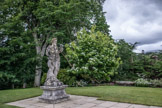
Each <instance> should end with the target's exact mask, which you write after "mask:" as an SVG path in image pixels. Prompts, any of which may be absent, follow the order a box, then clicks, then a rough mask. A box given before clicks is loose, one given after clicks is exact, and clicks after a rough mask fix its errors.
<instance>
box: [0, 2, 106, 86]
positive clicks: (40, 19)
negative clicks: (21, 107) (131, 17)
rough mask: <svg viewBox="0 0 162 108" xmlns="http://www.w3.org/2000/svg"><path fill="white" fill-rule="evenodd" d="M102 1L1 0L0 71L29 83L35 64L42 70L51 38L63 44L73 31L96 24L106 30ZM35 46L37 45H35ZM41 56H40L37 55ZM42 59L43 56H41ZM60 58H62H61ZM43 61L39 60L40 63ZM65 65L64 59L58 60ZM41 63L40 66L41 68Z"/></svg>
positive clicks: (67, 41) (69, 40)
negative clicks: (55, 38)
mask: <svg viewBox="0 0 162 108" xmlns="http://www.w3.org/2000/svg"><path fill="white" fill-rule="evenodd" d="M103 2H104V0H97V1H96V0H90V1H89V0H15V1H14V2H13V1H11V0H2V1H1V2H0V5H1V8H0V56H1V57H2V59H1V60H0V71H2V72H4V70H5V72H7V74H13V75H15V76H16V78H18V79H19V80H20V81H21V82H22V83H23V82H33V80H34V74H35V73H34V71H35V70H34V69H35V67H36V65H37V66H38V67H40V68H39V70H40V74H41V71H42V70H43V71H45V70H47V69H46V66H45V65H46V64H45V63H44V62H45V61H46V60H45V59H44V58H43V56H44V53H45V48H46V47H47V45H48V44H49V42H50V40H51V38H53V37H57V39H58V43H59V44H60V43H61V44H65V43H69V42H71V41H73V40H75V36H74V35H75V34H76V32H77V31H79V30H80V29H82V28H83V27H86V29H87V30H88V29H90V28H91V25H93V24H96V25H97V27H96V28H97V30H100V31H102V32H104V33H107V34H108V33H109V29H108V28H109V26H108V25H107V23H106V20H105V16H104V12H103V9H102V4H103ZM36 47H37V48H36ZM40 56H41V57H40ZM42 58H43V59H42ZM62 59H64V58H63V57H62ZM42 62H43V63H42ZM61 62H62V63H63V64H64V65H61V66H62V67H64V68H66V67H67V62H65V60H62V61H61ZM42 64H43V69H42V68H41V67H42Z"/></svg>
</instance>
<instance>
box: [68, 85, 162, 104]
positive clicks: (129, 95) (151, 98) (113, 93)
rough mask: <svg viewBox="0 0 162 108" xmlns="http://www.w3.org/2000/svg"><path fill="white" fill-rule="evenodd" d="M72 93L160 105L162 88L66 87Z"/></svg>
mask: <svg viewBox="0 0 162 108" xmlns="http://www.w3.org/2000/svg"><path fill="white" fill-rule="evenodd" d="M66 91H67V93H69V94H73V95H82V96H93V97H98V99H100V100H109V101H115V102H127V103H135V104H144V105H154V106H162V88H149V87H125V86H96V87H95V86H94V87H74V88H68V89H67V90H66Z"/></svg>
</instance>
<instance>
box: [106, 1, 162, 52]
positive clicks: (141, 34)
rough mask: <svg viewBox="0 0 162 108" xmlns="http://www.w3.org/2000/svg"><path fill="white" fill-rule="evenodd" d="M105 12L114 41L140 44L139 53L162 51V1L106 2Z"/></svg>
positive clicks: (137, 50) (137, 49)
mask: <svg viewBox="0 0 162 108" xmlns="http://www.w3.org/2000/svg"><path fill="white" fill-rule="evenodd" d="M104 11H105V12H107V13H106V20H107V23H108V25H110V30H111V35H112V36H113V38H114V39H125V40H126V42H130V43H134V42H140V44H139V45H138V46H137V48H136V50H135V52H137V53H139V52H141V50H145V52H148V51H153V50H162V0H106V1H105V3H104Z"/></svg>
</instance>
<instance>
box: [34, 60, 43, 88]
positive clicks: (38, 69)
mask: <svg viewBox="0 0 162 108" xmlns="http://www.w3.org/2000/svg"><path fill="white" fill-rule="evenodd" d="M37 61H38V63H37V65H36V69H35V81H34V86H35V87H39V86H40V80H41V74H42V57H38V58H37Z"/></svg>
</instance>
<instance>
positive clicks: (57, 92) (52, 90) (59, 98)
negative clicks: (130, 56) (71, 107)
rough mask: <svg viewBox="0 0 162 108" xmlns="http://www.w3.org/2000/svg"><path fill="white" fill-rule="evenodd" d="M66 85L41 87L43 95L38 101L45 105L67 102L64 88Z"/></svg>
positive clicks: (67, 98) (67, 96)
mask: <svg viewBox="0 0 162 108" xmlns="http://www.w3.org/2000/svg"><path fill="white" fill-rule="evenodd" d="M66 87H67V86H66V85H61V86H56V87H52V86H41V87H40V88H41V89H43V94H42V96H40V97H39V100H40V101H41V102H45V103H50V104H54V103H59V102H63V101H66V100H69V95H67V94H66V92H65V88H66Z"/></svg>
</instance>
